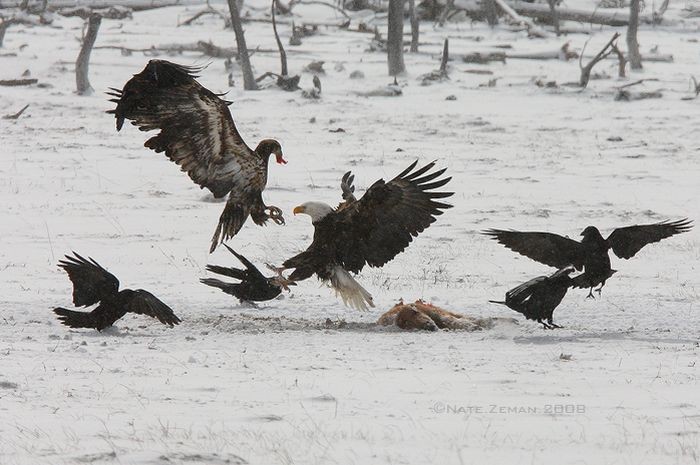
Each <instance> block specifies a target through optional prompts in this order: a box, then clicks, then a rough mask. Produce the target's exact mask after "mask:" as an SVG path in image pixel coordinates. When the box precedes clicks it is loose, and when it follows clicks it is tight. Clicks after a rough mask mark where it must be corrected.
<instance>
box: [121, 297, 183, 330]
mask: <svg viewBox="0 0 700 465" xmlns="http://www.w3.org/2000/svg"><path fill="white" fill-rule="evenodd" d="M124 308H125V310H126V311H127V312H131V313H137V314H139V315H146V316H150V317H152V318H156V319H158V321H160V322H161V323H163V324H164V325H169V326H174V325H176V324H178V323H180V322H181V321H182V320H180V318H178V317H177V316H176V315H175V312H173V309H172V308H170V307H168V306H167V305H165V304H164V303H163V302H162V301H161V300H160V299H158V297H156V296H154V295H153V294H151V293H150V292H148V291H144V290H143V289H136V290H135V291H131V295H130V296H129V297H127V298H126V299H125V301H124Z"/></svg>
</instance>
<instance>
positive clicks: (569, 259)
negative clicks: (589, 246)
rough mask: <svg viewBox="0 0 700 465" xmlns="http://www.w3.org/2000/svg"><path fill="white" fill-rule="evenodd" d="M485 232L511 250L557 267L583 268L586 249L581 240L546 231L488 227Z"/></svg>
mask: <svg viewBox="0 0 700 465" xmlns="http://www.w3.org/2000/svg"><path fill="white" fill-rule="evenodd" d="M484 234H485V235H487V236H490V237H491V238H492V239H494V240H496V241H498V242H499V243H500V244H503V245H505V246H506V247H508V248H509V249H510V250H512V251H514V252H517V253H519V254H521V255H524V256H526V257H528V258H531V259H532V260H535V261H538V262H540V263H544V264H545V265H549V266H553V267H555V268H566V267H567V266H568V265H573V266H575V267H576V269H577V270H581V269H582V268H583V260H584V251H583V248H582V246H581V244H580V243H579V242H576V241H575V240H573V239H569V238H568V237H563V236H560V235H558V234H552V233H546V232H521V231H512V230H510V231H505V230H502V229H487V230H486V231H484Z"/></svg>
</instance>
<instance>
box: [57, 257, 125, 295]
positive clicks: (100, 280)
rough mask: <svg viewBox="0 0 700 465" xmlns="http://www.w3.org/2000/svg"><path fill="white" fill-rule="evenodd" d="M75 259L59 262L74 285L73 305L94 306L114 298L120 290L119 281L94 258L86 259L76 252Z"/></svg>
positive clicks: (70, 258)
mask: <svg viewBox="0 0 700 465" xmlns="http://www.w3.org/2000/svg"><path fill="white" fill-rule="evenodd" d="M73 255H75V256H74V257H71V256H70V255H66V258H65V259H63V260H60V261H59V262H58V266H59V267H60V268H63V269H64V270H65V271H66V273H68V278H70V280H71V282H72V283H73V303H74V304H75V306H76V307H87V306H89V305H94V304H96V303H97V302H99V301H100V300H103V299H108V298H110V297H112V296H114V295H115V294H116V293H117V290H118V289H119V280H118V279H117V278H116V276H114V275H113V274H112V273H110V272H109V271H107V270H105V269H104V268H102V267H101V266H100V265H99V263H97V262H96V261H95V260H93V259H92V258H88V259H85V258H83V257H81V256H80V255H79V254H77V253H76V252H73Z"/></svg>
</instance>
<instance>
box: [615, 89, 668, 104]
mask: <svg viewBox="0 0 700 465" xmlns="http://www.w3.org/2000/svg"><path fill="white" fill-rule="evenodd" d="M662 97H663V94H662V93H661V91H660V90H654V91H651V92H630V91H628V90H624V89H620V90H618V91H617V94H615V101H616V102H631V101H634V100H646V99H652V98H662Z"/></svg>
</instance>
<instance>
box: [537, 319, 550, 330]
mask: <svg viewBox="0 0 700 465" xmlns="http://www.w3.org/2000/svg"><path fill="white" fill-rule="evenodd" d="M537 322H538V323H539V324H541V325H542V328H543V329H554V328H553V327H552V326H550V325H549V324H548V323H545V322H544V321H542V319H541V318H538V319H537Z"/></svg>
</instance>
